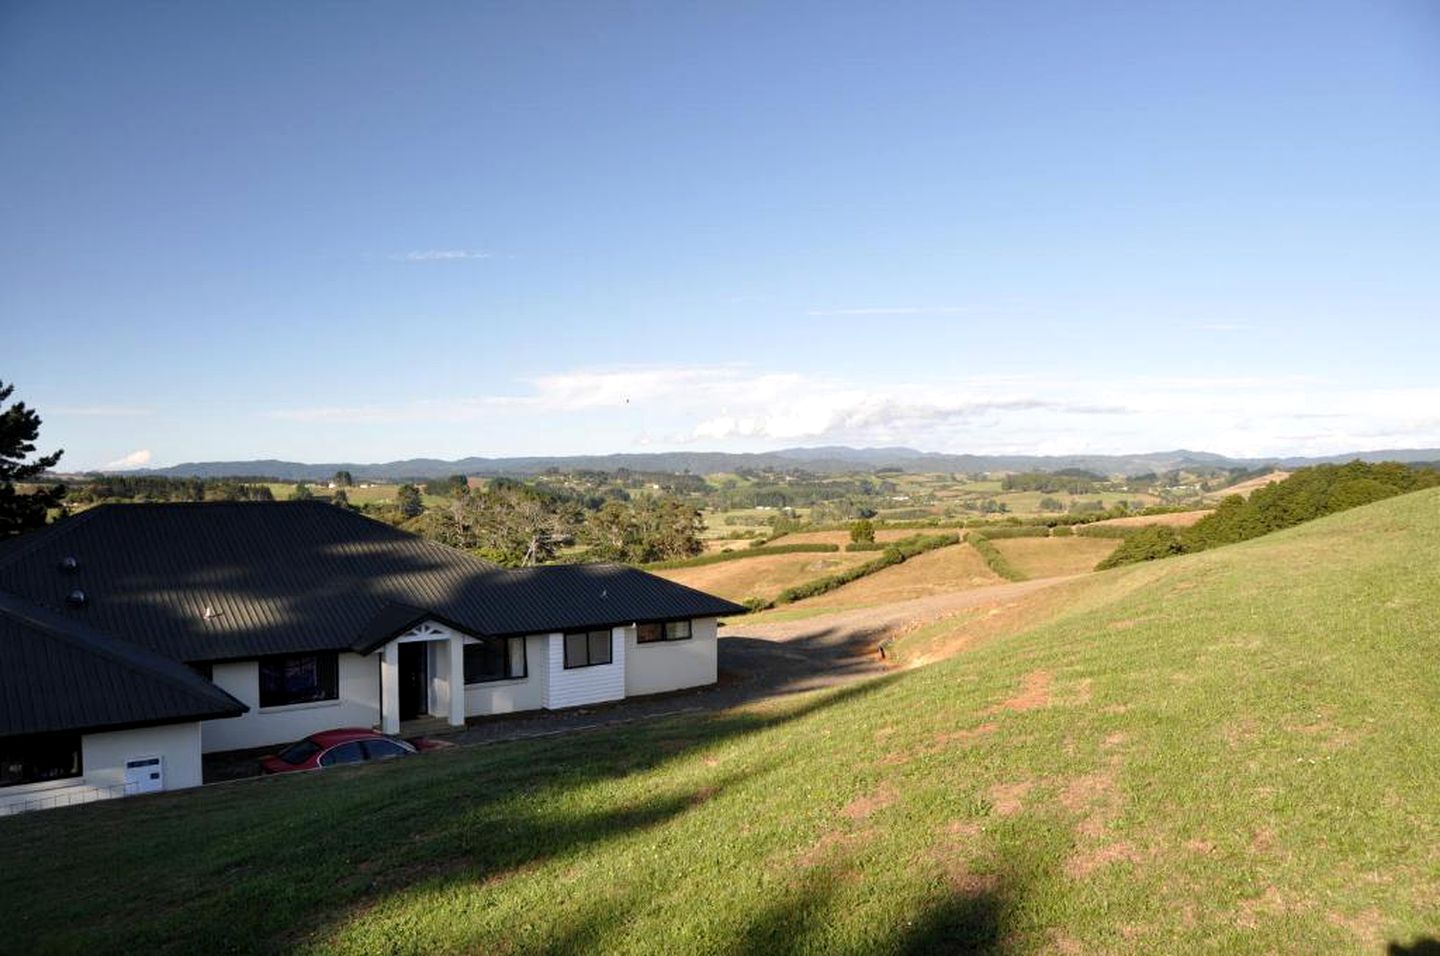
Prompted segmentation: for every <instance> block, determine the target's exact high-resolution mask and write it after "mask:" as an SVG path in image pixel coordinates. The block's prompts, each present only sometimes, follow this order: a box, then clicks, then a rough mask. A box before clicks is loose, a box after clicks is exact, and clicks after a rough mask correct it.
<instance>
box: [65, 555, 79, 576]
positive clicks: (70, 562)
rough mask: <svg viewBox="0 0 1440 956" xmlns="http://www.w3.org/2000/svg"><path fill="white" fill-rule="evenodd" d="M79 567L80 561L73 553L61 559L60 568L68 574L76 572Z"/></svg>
mask: <svg viewBox="0 0 1440 956" xmlns="http://www.w3.org/2000/svg"><path fill="white" fill-rule="evenodd" d="M79 568H80V562H79V561H77V560H76V559H75V555H73V554H67V555H65V557H63V558H61V559H60V570H61V571H64V572H65V573H66V574H74V573H75V572H76V571H77V570H79Z"/></svg>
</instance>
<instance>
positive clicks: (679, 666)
mask: <svg viewBox="0 0 1440 956" xmlns="http://www.w3.org/2000/svg"><path fill="white" fill-rule="evenodd" d="M690 635H691V636H690V639H689V640H688V641H653V642H651V643H648V644H640V643H637V642H636V640H635V628H633V627H627V628H625V696H626V697H633V696H635V695H637V694H661V693H664V692H665V691H667V690H682V689H684V688H686V687H703V686H705V685H706V684H713V683H715V681H716V680H717V679H718V676H719V669H718V664H717V663H716V661H717V657H716V647H717V645H716V640H715V636H716V626H715V618H713V617H702V618H696V619H695V620H693V621H691V622H690Z"/></svg>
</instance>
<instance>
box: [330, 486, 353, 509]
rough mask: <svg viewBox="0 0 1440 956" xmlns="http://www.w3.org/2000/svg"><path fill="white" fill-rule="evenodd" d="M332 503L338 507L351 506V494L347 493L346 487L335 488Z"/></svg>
mask: <svg viewBox="0 0 1440 956" xmlns="http://www.w3.org/2000/svg"><path fill="white" fill-rule="evenodd" d="M330 503H331V504H332V505H335V506H336V507H337V508H349V507H350V496H349V495H347V494H346V493H345V489H344V488H337V489H336V490H335V496H334V497H332V498H331V499H330Z"/></svg>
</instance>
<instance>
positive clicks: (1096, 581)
mask: <svg viewBox="0 0 1440 956" xmlns="http://www.w3.org/2000/svg"><path fill="white" fill-rule="evenodd" d="M1437 568H1440V492H1423V493H1420V494H1416V495H1408V496H1404V497H1401V498H1396V499H1391V500H1389V501H1386V502H1382V503H1380V504H1377V505H1372V506H1368V507H1365V508H1360V509H1356V510H1354V511H1350V512H1346V513H1344V514H1340V515H1336V516H1333V517H1331V518H1327V519H1324V520H1322V521H1318V522H1314V523H1313V524H1310V525H1307V526H1303V527H1301V528H1297V529H1294V530H1292V531H1288V532H1283V533H1281V534H1277V535H1273V536H1270V537H1268V538H1261V539H1258V540H1255V541H1251V542H1248V543H1246V544H1242V545H1237V546H1232V547H1228V548H1220V549H1217V550H1215V551H1211V552H1206V553H1203V554H1198V555H1193V556H1189V557H1184V558H1177V559H1172V560H1169V561H1163V562H1157V563H1153V564H1147V565H1140V566H1134V567H1128V568H1122V569H1119V570H1116V571H1111V572H1106V573H1103V574H1096V575H1092V576H1089V577H1087V578H1084V579H1079V580H1077V581H1076V582H1074V583H1073V584H1070V585H1067V587H1076V588H1078V587H1080V586H1081V585H1082V583H1084V584H1085V586H1086V587H1091V586H1093V587H1094V588H1095V589H1096V590H1095V591H1093V592H1085V593H1081V592H1080V591H1076V592H1075V594H1076V600H1075V605H1074V606H1075V610H1074V611H1072V612H1070V613H1068V614H1064V615H1062V616H1061V617H1060V618H1058V619H1057V620H1054V621H1052V622H1051V623H1048V624H1045V625H1043V626H1040V627H1037V628H1034V629H1032V630H1029V631H1025V632H1023V633H1020V634H1015V635H1010V636H1003V637H998V638H994V639H991V640H989V641H985V642H981V643H979V644H976V645H975V646H973V647H971V648H970V649H968V650H966V651H964V652H962V653H960V654H958V655H957V656H955V657H953V658H951V659H949V660H946V661H942V662H940V663H938V664H934V665H931V666H928V667H923V668H917V669H914V670H910V671H905V672H899V673H897V674H896V675H895V676H893V677H890V678H886V679H882V680H880V681H877V682H872V683H869V684H863V685H857V686H851V687H848V688H844V689H841V690H838V691H829V692H821V693H816V694H808V695H801V696H796V697H792V698H787V699H785V700H783V701H781V702H775V703H769V704H766V705H761V706H753V707H750V708H747V709H743V710H739V711H734V712H730V713H725V714H720V715H715V716H711V717H696V716H690V717H685V718H677V719H674V720H670V721H667V722H663V723H652V724H646V725H637V726H634V727H631V728H626V729H616V730H610V731H603V732H596V733H593V734H588V735H583V736H578V737H572V738H568V739H552V740H546V741H538V742H526V743H517V744H506V745H497V746H491V747H483V748H476V749H469V750H463V751H451V752H446V753H438V754H433V755H429V756H426V757H421V758H414V759H413V760H410V761H407V762H397V763H394V764H391V765H388V766H377V767H369V768H355V769H338V770H330V771H326V772H324V773H322V774H318V775H310V776H305V777H300V778H295V779H284V778H280V779H273V780H262V781H255V782H246V783H241V784H234V785H228V786H222V787H215V788H209V789H207V790H205V791H202V792H195V793H188V794H185V793H181V794H166V795H160V796H157V797H152V798H136V799H132V800H127V801H116V802H113V803H110V804H102V805H93V806H90V807H79V808H72V809H67V810H55V811H48V812H43V813H36V814H31V815H28V816H24V817H19V818H13V819H4V820H0V899H3V900H5V902H6V914H7V927H6V929H7V932H6V933H4V934H0V948H8V949H13V950H15V951H27V952H29V951H35V950H37V949H39V950H42V951H44V950H61V951H77V952H78V951H84V952H94V951H127V952H135V951H144V950H152V949H153V950H160V951H172V952H181V951H186V952H189V951H197V950H206V951H209V950H262V951H263V950H269V951H276V950H282V949H283V950H291V949H301V950H305V949H315V950H325V951H339V952H376V953H378V952H387V953H389V952H413V953H420V952H435V951H456V952H490V953H529V952H580V951H598V952H620V953H626V952H632V953H654V952H664V953H689V952H716V953H752V952H813V953H869V952H885V953H905V952H930V951H934V950H936V949H944V948H946V947H952V948H953V947H960V946H965V947H969V948H972V949H976V950H979V951H990V952H1041V951H1060V952H1186V951H1213V952H1266V951H1269V952H1334V951H1340V952H1347V951H1362V952H1363V951H1368V952H1379V951H1381V950H1383V947H1384V944H1385V943H1386V942H1387V941H1390V940H1397V941H1409V940H1411V939H1413V938H1414V937H1416V936H1418V935H1420V934H1425V933H1428V934H1432V935H1433V934H1436V933H1437V932H1440V694H1437V692H1436V689H1435V688H1436V673H1437V671H1436V660H1437V651H1440V629H1437V626H1436V621H1437V620H1440V586H1437V585H1440V572H1437V570H1436V569H1437ZM934 638H935V635H933V634H927V639H929V640H933V639H934Z"/></svg>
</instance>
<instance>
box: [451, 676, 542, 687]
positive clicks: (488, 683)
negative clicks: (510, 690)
mask: <svg viewBox="0 0 1440 956" xmlns="http://www.w3.org/2000/svg"><path fill="white" fill-rule="evenodd" d="M529 679H530V675H529V674H526V675H525V676H524V677H502V678H501V679H500V680H481V681H476V682H475V683H473V684H466V685H465V689H466V690H469V689H470V688H472V687H475V688H482V687H511V686H513V685H515V684H523V683H525V682H526V681H528V680H529Z"/></svg>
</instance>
